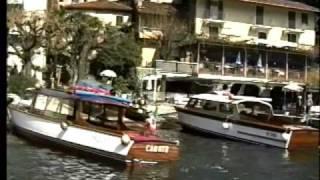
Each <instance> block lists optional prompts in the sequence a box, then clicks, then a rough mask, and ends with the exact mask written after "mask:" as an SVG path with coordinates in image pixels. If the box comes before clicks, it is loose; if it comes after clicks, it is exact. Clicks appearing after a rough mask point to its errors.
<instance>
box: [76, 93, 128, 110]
mask: <svg viewBox="0 0 320 180" xmlns="http://www.w3.org/2000/svg"><path fill="white" fill-rule="evenodd" d="M79 99H80V101H86V102H90V103H95V104H102V105H112V106H118V107H125V108H126V107H129V106H128V105H127V104H124V103H121V102H119V101H116V100H112V99H109V98H104V97H101V96H79Z"/></svg>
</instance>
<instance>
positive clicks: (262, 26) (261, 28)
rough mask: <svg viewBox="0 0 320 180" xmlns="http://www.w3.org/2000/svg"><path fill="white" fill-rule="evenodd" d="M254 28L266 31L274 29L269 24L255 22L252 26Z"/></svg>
mask: <svg viewBox="0 0 320 180" xmlns="http://www.w3.org/2000/svg"><path fill="white" fill-rule="evenodd" d="M251 29H252V30H264V31H268V30H270V29H272V27H271V26H267V25H261V24H253V25H252V26H251Z"/></svg>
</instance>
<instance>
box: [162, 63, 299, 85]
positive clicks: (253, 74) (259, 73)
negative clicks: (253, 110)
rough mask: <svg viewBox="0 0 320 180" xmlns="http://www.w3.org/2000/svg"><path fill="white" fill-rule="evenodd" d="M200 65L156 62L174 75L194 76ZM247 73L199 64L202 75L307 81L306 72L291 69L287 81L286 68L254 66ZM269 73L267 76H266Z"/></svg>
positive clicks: (230, 68)
mask: <svg viewBox="0 0 320 180" xmlns="http://www.w3.org/2000/svg"><path fill="white" fill-rule="evenodd" d="M197 66H198V64H197V63H195V62H192V63H190V62H179V61H165V60H156V68H157V69H161V70H162V71H166V72H174V73H186V74H190V75H191V74H193V73H196V72H197ZM246 70H247V72H246V73H245V72H244V71H245V68H244V67H243V66H241V67H240V66H239V67H237V66H233V65H231V64H225V65H224V67H223V72H222V65H221V63H219V62H201V63H199V73H200V74H212V75H222V74H223V75H225V76H237V77H245V74H246V77H250V78H261V79H265V78H266V77H267V79H268V80H272V81H294V82H301V83H303V82H304V81H305V71H303V70H295V69H289V71H288V79H287V80H286V69H285V68H268V69H267V70H266V69H265V67H262V68H256V67H253V66H247V67H246ZM266 73H267V75H266Z"/></svg>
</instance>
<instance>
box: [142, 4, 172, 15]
mask: <svg viewBox="0 0 320 180" xmlns="http://www.w3.org/2000/svg"><path fill="white" fill-rule="evenodd" d="M137 10H138V12H139V13H142V14H157V15H169V14H173V13H175V12H176V11H177V9H176V8H175V7H174V6H172V5H171V4H165V3H154V2H148V1H143V4H142V6H141V7H138V8H137Z"/></svg>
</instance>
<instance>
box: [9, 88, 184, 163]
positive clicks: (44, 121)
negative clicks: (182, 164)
mask: <svg viewBox="0 0 320 180" xmlns="http://www.w3.org/2000/svg"><path fill="white" fill-rule="evenodd" d="M8 108H9V110H10V113H11V115H12V124H13V126H14V129H15V130H16V132H18V133H19V134H21V135H25V136H28V137H32V138H34V139H42V140H47V141H48V142H53V143H56V144H59V145H62V146H66V147H68V148H73V149H76V150H80V151H83V152H88V153H90V154H94V155H96V156H101V157H107V158H112V159H115V160H119V161H121V162H125V163H133V162H135V163H136V162H139V163H157V162H165V161H175V160H177V159H178V158H179V147H178V142H175V141H167V140H164V139H162V138H160V137H158V136H156V135H148V134H145V133H144V132H145V131H144V127H143V124H139V123H137V122H134V121H131V120H130V119H127V118H126V117H125V116H124V114H125V110H126V109H127V108H128V105H126V104H123V103H119V102H117V101H113V100H111V99H106V98H101V97H95V98H93V97H80V96H77V95H74V94H68V93H65V92H59V91H55V90H49V89H41V90H39V91H38V92H36V94H35V97H34V99H33V102H32V105H31V106H30V107H18V106H9V107H8Z"/></svg>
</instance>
